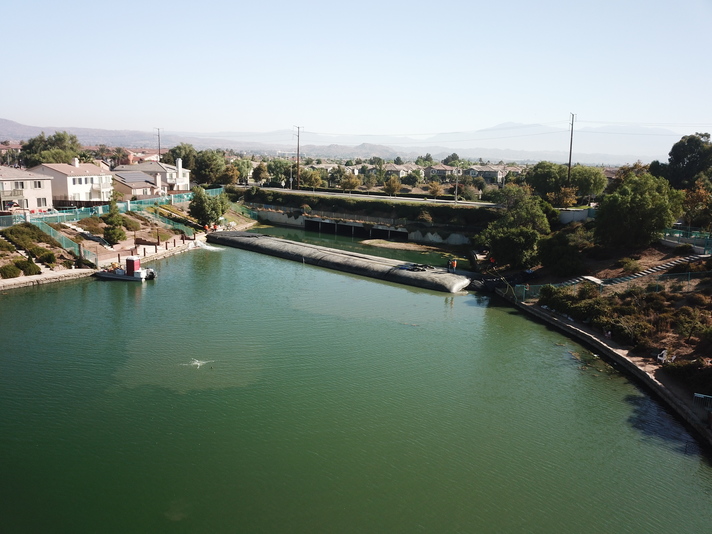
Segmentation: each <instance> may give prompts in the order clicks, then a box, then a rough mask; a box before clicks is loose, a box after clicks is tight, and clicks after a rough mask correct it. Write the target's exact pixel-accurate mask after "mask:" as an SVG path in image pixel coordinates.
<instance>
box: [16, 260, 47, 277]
mask: <svg viewBox="0 0 712 534" xmlns="http://www.w3.org/2000/svg"><path fill="white" fill-rule="evenodd" d="M14 263H15V265H16V266H17V268H18V269H20V270H21V271H22V272H23V273H25V276H32V275H33V274H40V273H41V272H42V269H40V267H39V265H37V264H36V263H35V262H33V261H32V260H15V262H14Z"/></svg>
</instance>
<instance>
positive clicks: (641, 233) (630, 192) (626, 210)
mask: <svg viewBox="0 0 712 534" xmlns="http://www.w3.org/2000/svg"><path fill="white" fill-rule="evenodd" d="M683 199H684V193H683V192H681V191H676V190H674V189H672V188H671V187H670V184H669V182H667V180H665V179H664V178H656V177H655V176H652V175H650V174H643V175H641V176H630V177H628V178H627V179H626V180H625V181H624V182H623V184H622V185H621V186H620V187H619V188H618V190H617V191H616V192H615V193H612V194H610V195H607V196H605V197H604V198H603V201H602V202H601V205H600V206H599V208H598V213H597V214H596V221H595V236H596V239H597V240H598V241H599V242H600V243H603V244H604V245H608V246H613V247H626V248H638V247H645V246H647V245H650V244H651V243H653V242H655V241H656V240H657V239H658V238H659V235H660V232H661V231H662V230H664V229H665V228H668V227H670V226H671V225H672V224H673V223H674V222H675V221H676V220H677V218H678V217H679V216H680V215H682V211H683V208H682V202H683Z"/></svg>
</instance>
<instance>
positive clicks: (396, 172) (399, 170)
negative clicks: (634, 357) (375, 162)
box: [383, 163, 408, 178]
mask: <svg viewBox="0 0 712 534" xmlns="http://www.w3.org/2000/svg"><path fill="white" fill-rule="evenodd" d="M383 170H384V171H385V172H386V176H388V177H391V176H397V177H398V178H403V177H404V176H406V175H407V174H408V171H407V170H406V169H405V167H404V166H403V165H396V164H395V163H386V164H385V165H384V166H383Z"/></svg>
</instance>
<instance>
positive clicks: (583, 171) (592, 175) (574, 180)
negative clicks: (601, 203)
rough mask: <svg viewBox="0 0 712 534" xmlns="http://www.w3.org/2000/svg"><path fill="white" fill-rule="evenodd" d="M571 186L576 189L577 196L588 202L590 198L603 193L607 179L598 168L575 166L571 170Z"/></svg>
mask: <svg viewBox="0 0 712 534" xmlns="http://www.w3.org/2000/svg"><path fill="white" fill-rule="evenodd" d="M571 185H572V186H573V187H575V188H576V189H578V194H579V196H582V197H587V199H588V202H590V201H591V198H592V197H596V196H598V195H600V194H601V193H603V191H604V189H606V186H607V185H608V178H606V175H605V174H604V173H603V169H601V168H600V167H585V166H583V165H576V166H575V167H574V168H572V169H571Z"/></svg>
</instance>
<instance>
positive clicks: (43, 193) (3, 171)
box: [0, 167, 53, 213]
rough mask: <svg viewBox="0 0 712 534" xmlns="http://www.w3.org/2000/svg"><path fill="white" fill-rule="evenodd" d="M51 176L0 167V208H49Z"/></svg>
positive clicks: (40, 209) (30, 209) (38, 209)
mask: <svg viewBox="0 0 712 534" xmlns="http://www.w3.org/2000/svg"><path fill="white" fill-rule="evenodd" d="M52 180H53V179H52V177H51V176H47V175H44V174H39V173H36V172H31V171H26V170H24V169H19V168H15V167H0V210H2V211H14V210H26V211H29V212H30V213H35V212H42V211H46V210H50V209H52V207H53V204H52Z"/></svg>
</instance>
